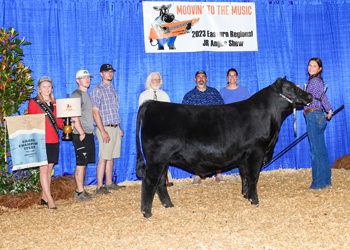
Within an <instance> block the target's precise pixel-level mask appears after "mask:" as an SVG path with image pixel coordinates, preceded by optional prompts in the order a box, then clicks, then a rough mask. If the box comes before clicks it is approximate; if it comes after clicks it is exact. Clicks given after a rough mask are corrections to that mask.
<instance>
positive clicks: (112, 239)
mask: <svg viewBox="0 0 350 250" xmlns="http://www.w3.org/2000/svg"><path fill="white" fill-rule="evenodd" d="M224 178H225V179H226V180H227V182H226V183H224V184H217V183H216V182H215V180H214V178H207V179H206V180H203V181H202V184H201V185H198V186H194V185H191V183H192V180H191V179H182V180H175V185H174V186H173V187H171V188H168V190H169V194H170V197H171V199H172V202H173V204H174V206H175V207H174V208H164V207H163V206H162V205H161V204H160V202H159V199H158V197H157V195H156V196H155V199H154V202H153V210H152V213H153V216H152V217H151V218H150V219H144V218H143V215H142V214H141V211H140V197H141V182H124V183H123V184H124V185H126V186H127V187H126V189H124V190H118V191H113V192H112V193H111V194H109V195H105V196H97V197H96V198H95V199H94V200H92V201H89V202H85V203H84V202H77V201H76V200H75V199H74V198H71V199H68V200H58V201H57V202H56V204H57V205H58V209H57V210H49V209H47V208H46V207H43V206H39V205H34V206H32V207H31V208H27V209H8V208H5V207H1V208H0V235H1V236H0V249H349V248H350V209H349V208H350V171H349V170H345V169H333V170H332V182H333V186H332V187H329V188H327V189H324V190H319V191H315V190H311V189H308V187H309V186H310V184H311V170H310V169H303V170H290V169H288V170H276V171H270V172H262V173H261V175H260V179H259V182H258V195H259V200H260V204H259V205H258V206H255V205H251V204H250V202H248V201H247V200H246V199H244V198H243V197H242V195H241V182H240V181H236V182H231V181H229V176H224ZM95 188H96V187H94V186H89V187H87V190H88V191H93V192H94V189H95Z"/></svg>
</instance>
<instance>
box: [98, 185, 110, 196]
mask: <svg viewBox="0 0 350 250" xmlns="http://www.w3.org/2000/svg"><path fill="white" fill-rule="evenodd" d="M109 193H110V192H109V191H108V190H107V188H106V187H99V188H96V194H109Z"/></svg>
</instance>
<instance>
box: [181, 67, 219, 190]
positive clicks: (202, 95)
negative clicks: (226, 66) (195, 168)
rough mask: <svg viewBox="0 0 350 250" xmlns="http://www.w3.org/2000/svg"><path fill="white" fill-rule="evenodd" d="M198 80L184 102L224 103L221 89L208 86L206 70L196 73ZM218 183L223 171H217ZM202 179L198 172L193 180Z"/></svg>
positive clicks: (195, 181)
mask: <svg viewBox="0 0 350 250" xmlns="http://www.w3.org/2000/svg"><path fill="white" fill-rule="evenodd" d="M194 81H195V82H196V84H197V85H196V87H195V88H194V89H193V90H191V91H189V92H188V93H187V94H186V95H185V96H184V99H183V100H182V103H183V104H193V105H223V104H225V103H224V100H223V99H222V97H221V95H220V93H219V91H217V90H216V89H215V88H212V87H209V86H207V81H208V78H207V74H206V73H205V71H203V70H200V71H198V72H197V73H196V77H195V78H194ZM215 180H216V181H217V182H218V183H224V182H225V181H224V178H223V177H222V175H221V171H217V172H216V179H215ZM201 182H202V180H201V178H200V176H199V174H198V173H196V176H195V178H194V180H193V184H194V185H197V184H201Z"/></svg>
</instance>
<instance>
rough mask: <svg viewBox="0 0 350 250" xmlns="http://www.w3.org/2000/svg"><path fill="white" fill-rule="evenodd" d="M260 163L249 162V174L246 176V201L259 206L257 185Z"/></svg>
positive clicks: (256, 161) (257, 161)
mask: <svg viewBox="0 0 350 250" xmlns="http://www.w3.org/2000/svg"><path fill="white" fill-rule="evenodd" d="M260 168H261V161H259V160H258V159H253V163H252V162H250V165H249V174H248V176H247V177H248V200H249V201H250V202H251V203H252V204H254V205H257V204H259V199H258V191H257V184H258V179H259V174H260Z"/></svg>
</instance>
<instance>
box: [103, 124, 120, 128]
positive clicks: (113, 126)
mask: <svg viewBox="0 0 350 250" xmlns="http://www.w3.org/2000/svg"><path fill="white" fill-rule="evenodd" d="M118 126H119V125H118V124H116V125H113V124H108V125H104V127H112V128H116V127H118Z"/></svg>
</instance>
